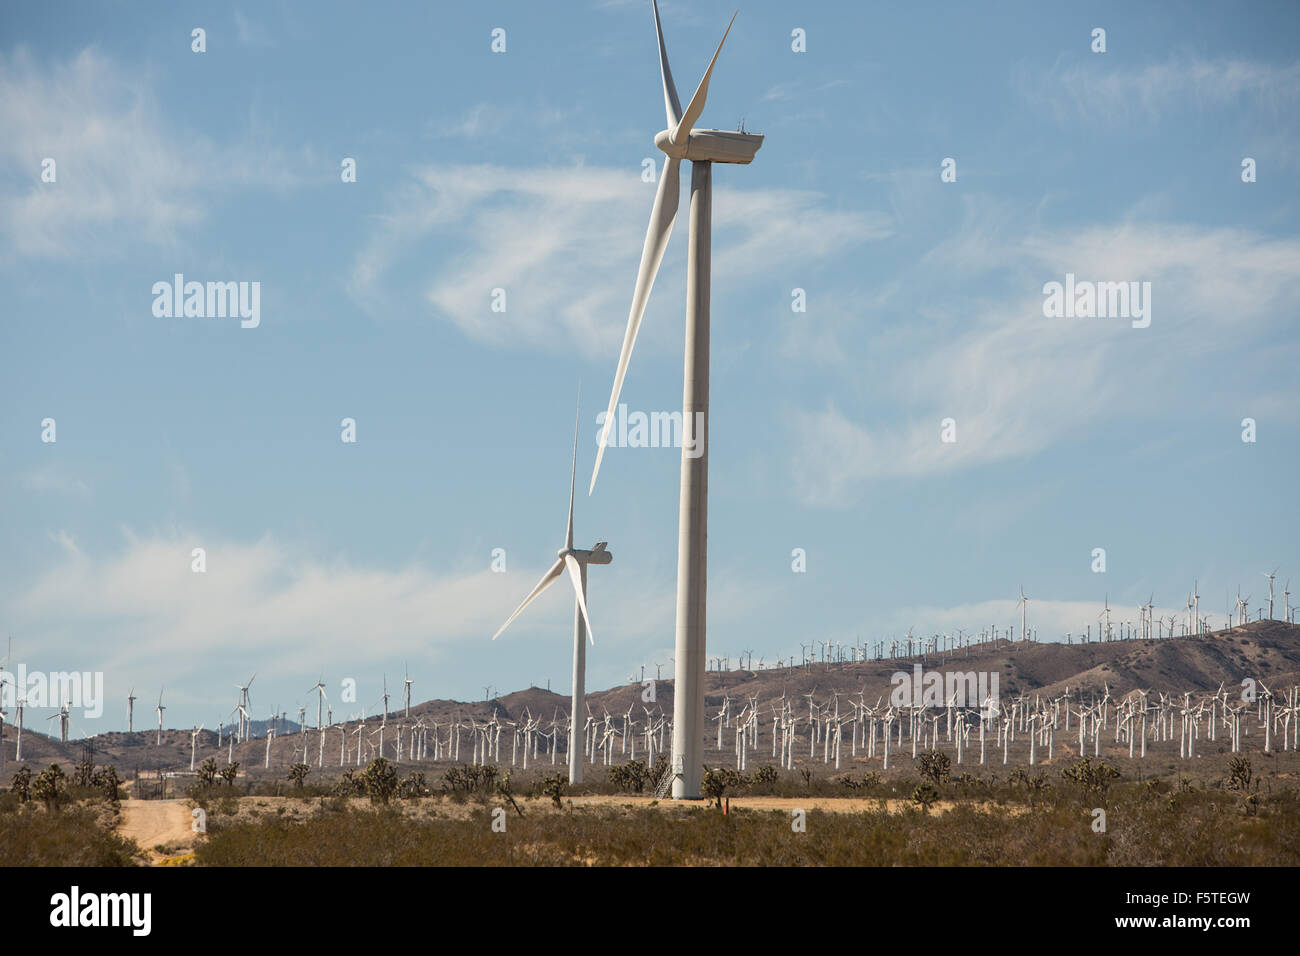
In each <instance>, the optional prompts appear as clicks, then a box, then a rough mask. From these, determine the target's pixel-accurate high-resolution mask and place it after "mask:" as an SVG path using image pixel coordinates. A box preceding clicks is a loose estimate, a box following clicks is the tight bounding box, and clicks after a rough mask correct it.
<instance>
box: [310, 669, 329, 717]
mask: <svg viewBox="0 0 1300 956" xmlns="http://www.w3.org/2000/svg"><path fill="white" fill-rule="evenodd" d="M313 691H314V692H315V693H316V729H317V730H320V729H321V723H320V716H321V704H322V703H323V702H324V700H325V675H324V674H322V675H321V676H320V679H319V680H317V681H316V686H315V687H313V688H312V689H311V690H309V691H307V693H309V694H310V693H312V692H313Z"/></svg>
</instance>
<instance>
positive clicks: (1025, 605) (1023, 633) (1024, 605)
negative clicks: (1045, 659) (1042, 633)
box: [1016, 584, 1029, 641]
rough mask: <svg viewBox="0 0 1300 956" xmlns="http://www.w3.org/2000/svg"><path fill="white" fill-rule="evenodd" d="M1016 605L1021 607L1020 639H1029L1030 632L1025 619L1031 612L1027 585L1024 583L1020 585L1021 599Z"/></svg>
mask: <svg viewBox="0 0 1300 956" xmlns="http://www.w3.org/2000/svg"><path fill="white" fill-rule="evenodd" d="M1016 606H1017V607H1018V608H1020V639H1021V640H1022V641H1027V640H1029V632H1028V631H1027V630H1025V620H1026V617H1027V616H1028V614H1029V598H1027V597H1025V586H1024V585H1023V584H1022V585H1021V586H1020V600H1019V601H1017V602H1016Z"/></svg>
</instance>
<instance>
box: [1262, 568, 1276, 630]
mask: <svg viewBox="0 0 1300 956" xmlns="http://www.w3.org/2000/svg"><path fill="white" fill-rule="evenodd" d="M1264 577H1266V578H1268V619H1269V620H1270V621H1271V620H1273V579H1274V578H1275V577H1277V568H1274V569H1273V570H1272V571H1265V572H1264Z"/></svg>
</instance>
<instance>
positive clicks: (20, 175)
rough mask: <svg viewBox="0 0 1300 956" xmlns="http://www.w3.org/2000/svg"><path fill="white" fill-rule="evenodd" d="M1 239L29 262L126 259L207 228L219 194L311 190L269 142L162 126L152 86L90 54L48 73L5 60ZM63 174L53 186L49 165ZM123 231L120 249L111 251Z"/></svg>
mask: <svg viewBox="0 0 1300 956" xmlns="http://www.w3.org/2000/svg"><path fill="white" fill-rule="evenodd" d="M0 129H3V130H4V131H5V135H4V136H3V137H0V169H4V170H5V171H6V172H7V173H8V174H9V175H8V176H7V181H8V183H9V184H10V185H9V186H8V187H7V188H6V189H5V192H4V194H3V202H0V234H2V235H3V236H4V238H5V240H6V245H7V246H8V250H9V251H10V252H11V253H12V254H15V255H17V256H20V257H69V256H103V255H114V254H119V253H120V252H121V250H122V246H123V240H124V239H130V240H141V241H146V242H151V243H157V244H163V243H168V242H173V241H175V240H176V238H177V237H178V235H180V234H181V233H183V232H184V231H186V230H187V229H189V228H191V227H193V226H194V225H196V224H198V223H199V222H201V221H202V220H203V219H204V217H205V214H206V211H207V205H208V201H209V199H210V198H211V197H212V196H213V194H214V191H215V190H228V189H231V188H233V187H241V188H246V187H265V186H274V187H283V186H288V185H293V184H296V183H299V182H302V181H304V176H303V173H302V172H301V169H302V168H303V163H302V162H301V161H302V159H303V157H301V156H299V157H293V158H291V157H290V156H289V155H288V154H287V153H285V152H284V151H283V150H281V149H278V148H275V147H273V146H271V145H270V144H268V143H265V142H259V143H258V144H256V148H252V147H250V146H247V145H241V144H234V145H226V144H217V143H214V142H212V141H210V140H209V139H208V138H207V137H206V136H205V135H203V133H202V132H200V131H195V130H178V129H175V128H173V127H172V126H171V125H170V124H169V123H168V122H167V121H166V120H165V118H164V117H163V116H162V114H161V110H160V108H159V106H158V104H157V101H156V99H155V97H154V95H153V90H152V86H151V82H150V80H149V78H148V77H147V76H146V75H145V74H143V73H140V72H137V71H134V70H131V69H127V68H123V67H121V66H119V65H118V64H116V63H114V62H113V61H112V60H110V59H109V58H107V57H106V56H104V55H103V54H101V53H99V52H98V51H97V50H95V49H94V48H88V49H85V50H83V51H82V52H81V53H79V54H78V55H76V56H75V57H73V58H71V59H70V60H67V61H63V62H56V63H54V64H52V65H49V66H44V65H41V64H38V63H37V62H35V61H34V60H33V59H32V57H31V56H30V55H28V54H27V53H25V52H23V51H21V50H20V51H19V52H17V53H15V54H13V55H12V56H10V57H6V58H0ZM47 158H48V159H52V160H53V161H54V163H55V166H54V169H55V175H56V176H57V179H56V181H55V182H43V181H42V179H41V174H42V163H43V161H44V160H45V159H47ZM109 230H111V235H112V241H111V242H110V241H106V238H105V236H106V234H107V231H109Z"/></svg>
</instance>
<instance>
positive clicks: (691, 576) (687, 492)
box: [587, 3, 763, 799]
mask: <svg viewBox="0 0 1300 956" xmlns="http://www.w3.org/2000/svg"><path fill="white" fill-rule="evenodd" d="M652 7H653V10H654V20H655V34H656V37H657V39H658V43H659V72H660V78H661V80H662V82H663V91H664V110H665V113H666V115H667V120H668V127H667V129H665V130H663V131H661V132H660V133H659V134H658V135H656V136H655V145H656V146H658V147H659V149H660V150H662V151H663V152H664V153H665V154H666V155H667V157H668V158H667V160H666V161H665V162H664V167H663V172H662V175H660V177H659V187H658V189H657V191H656V193H655V200H654V206H653V207H652V208H651V211H650V225H649V228H648V229H647V230H646V237H645V245H644V246H643V247H642V250H641V264H640V267H639V268H638V270H637V278H636V285H635V286H634V288H633V292H632V306H631V308H630V310H629V312H628V318H627V330H626V332H625V333H624V335H623V347H622V349H621V351H620V353H619V357H618V367H617V369H616V371H615V373H614V387H613V388H612V389H611V391H610V395H609V408H608V409H607V410H606V412H605V423H604V425H605V427H604V428H603V429H602V431H601V434H600V444H599V446H598V448H597V451H596V463H595V466H594V467H593V468H592V471H591V485H590V487H589V488H588V491H587V493H588V494H590V493H591V492H592V491H593V490H594V489H595V487H596V475H597V474H598V473H599V472H600V462H601V458H602V457H603V456H604V453H605V445H606V443H607V442H608V440H609V432H610V427H611V426H612V425H613V421H614V412H615V410H616V409H617V407H618V397H619V392H620V391H622V388H623V379H624V376H626V374H627V366H628V361H629V360H630V359H631V357H632V347H633V345H634V344H635V343H636V336H637V332H638V330H639V329H640V327H641V318H642V316H643V315H644V314H645V307H646V301H647V299H648V298H649V297H650V289H651V287H652V286H653V285H654V280H655V275H656V274H657V273H658V271H659V264H660V263H661V262H662V261H663V256H664V250H665V249H666V248H667V246H668V237H669V235H670V234H671V233H672V229H673V221H674V219H676V217H677V205H678V198H679V193H680V189H681V183H680V167H681V162H682V160H684V159H685V160H690V162H691V199H690V224H689V230H690V235H689V243H690V248H689V252H688V259H687V272H686V361H685V374H684V382H683V388H682V467H681V493H680V498H679V516H678V531H677V616H676V647H677V653H676V655H675V657H676V662H675V667H674V680H675V683H674V687H675V688H676V691H675V693H674V694H673V761H672V764H671V767H672V772H673V774H674V779H673V797H674V798H678V799H680V798H687V799H698V798H699V797H700V778H701V758H702V757H703V742H704V717H705V715H704V665H705V644H706V641H705V637H706V634H705V591H706V570H705V553H706V541H705V537H706V528H707V526H708V474H709V455H708V448H707V445H705V444H704V442H705V436H706V435H707V434H708V419H709V284H710V266H709V262H710V245H711V240H712V204H713V164H714V163H736V164H739V165H745V164H748V163H750V162H752V161H753V159H754V154H755V153H756V152H758V149H759V147H760V146H762V145H763V137H762V136H757V135H754V134H752V133H739V132H723V131H722V130H713V129H696V128H695V124H696V122H697V121H698V120H699V118H700V114H701V113H702V112H703V111H704V103H705V99H706V98H707V96H708V92H709V80H710V78H711V77H712V75H713V67H714V64H716V63H717V61H718V54H719V53H721V52H722V44H723V43H725V42H726V39H727V33H729V32H730V31H731V24H730V23H728V24H727V33H723V35H722V41H721V42H719V43H718V49H717V50H716V51H715V52H714V54H713V59H712V60H710V61H709V66H708V69H706V70H705V71H704V78H703V79H702V80H700V85H699V86H698V87H696V89H695V94H694V95H693V96H692V97H691V100H690V102H689V103H688V104H687V106H686V109H685V110H683V109H682V107H681V102H680V101H679V100H678V98H677V87H676V86H675V85H674V83H673V75H672V71H671V70H670V69H669V67H668V52H667V50H666V49H665V48H664V35H663V29H662V27H661V26H660V23H659V5H658V3H652ZM734 20H735V16H734V15H733V16H732V21H733V22H734ZM688 436H689V437H688Z"/></svg>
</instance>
